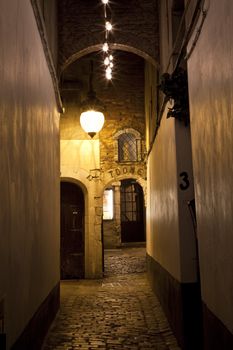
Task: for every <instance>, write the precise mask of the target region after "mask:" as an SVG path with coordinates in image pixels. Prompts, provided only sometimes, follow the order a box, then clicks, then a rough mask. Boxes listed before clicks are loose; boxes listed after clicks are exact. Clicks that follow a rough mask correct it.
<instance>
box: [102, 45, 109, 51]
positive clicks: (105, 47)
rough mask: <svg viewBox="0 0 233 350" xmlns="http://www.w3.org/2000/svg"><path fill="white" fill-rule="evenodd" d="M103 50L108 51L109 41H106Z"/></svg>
mask: <svg viewBox="0 0 233 350" xmlns="http://www.w3.org/2000/svg"><path fill="white" fill-rule="evenodd" d="M103 51H104V52H108V43H104V45H103Z"/></svg>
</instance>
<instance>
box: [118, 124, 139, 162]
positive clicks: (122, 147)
mask: <svg viewBox="0 0 233 350" xmlns="http://www.w3.org/2000/svg"><path fill="white" fill-rule="evenodd" d="M114 139H115V156H114V158H115V160H116V161H118V162H121V163H123V162H140V161H141V160H142V140H141V135H140V133H139V132H138V131H136V130H134V129H132V128H129V129H124V130H120V131H118V132H117V133H116V134H115V135H114Z"/></svg>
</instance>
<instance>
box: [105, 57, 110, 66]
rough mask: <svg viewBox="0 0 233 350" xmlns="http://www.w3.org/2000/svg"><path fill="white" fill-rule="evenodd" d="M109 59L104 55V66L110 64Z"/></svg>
mask: <svg viewBox="0 0 233 350" xmlns="http://www.w3.org/2000/svg"><path fill="white" fill-rule="evenodd" d="M110 63H111V62H110V59H109V57H105V59H104V64H105V66H108V65H110Z"/></svg>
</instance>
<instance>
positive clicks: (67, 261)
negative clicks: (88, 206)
mask: <svg viewBox="0 0 233 350" xmlns="http://www.w3.org/2000/svg"><path fill="white" fill-rule="evenodd" d="M76 278H84V195H83V192H82V189H81V188H80V187H79V186H78V185H75V184H73V183H69V182H61V279H76Z"/></svg>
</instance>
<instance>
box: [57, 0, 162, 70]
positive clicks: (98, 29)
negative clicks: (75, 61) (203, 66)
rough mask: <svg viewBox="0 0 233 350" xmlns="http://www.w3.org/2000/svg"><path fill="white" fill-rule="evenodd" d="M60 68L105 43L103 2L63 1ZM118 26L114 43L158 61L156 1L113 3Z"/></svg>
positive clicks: (142, 0) (122, 0) (114, 33)
mask: <svg viewBox="0 0 233 350" xmlns="http://www.w3.org/2000/svg"><path fill="white" fill-rule="evenodd" d="M58 7H59V10H58V23H59V26H58V27H59V32H58V38H59V40H58V41H59V65H60V67H63V66H64V65H65V62H66V61H67V60H68V59H69V58H70V57H71V56H72V55H75V54H77V53H79V52H80V51H82V50H84V49H87V48H91V47H92V46H94V45H99V44H102V43H103V41H104V26H103V24H104V13H103V6H102V2H101V0H88V1H87V0H86V1H83V0H59V2H58ZM110 9H111V17H112V23H113V24H115V27H114V32H113V35H112V38H111V43H114V44H120V45H126V46H127V47H128V48H135V49H136V50H140V51H142V52H144V53H145V54H147V55H149V56H150V57H151V58H153V59H154V60H156V61H158V52H159V49H158V10H157V1H154V0H136V1H135V0H134V1H133V0H128V1H124V0H121V1H114V2H112V3H111V6H110Z"/></svg>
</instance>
